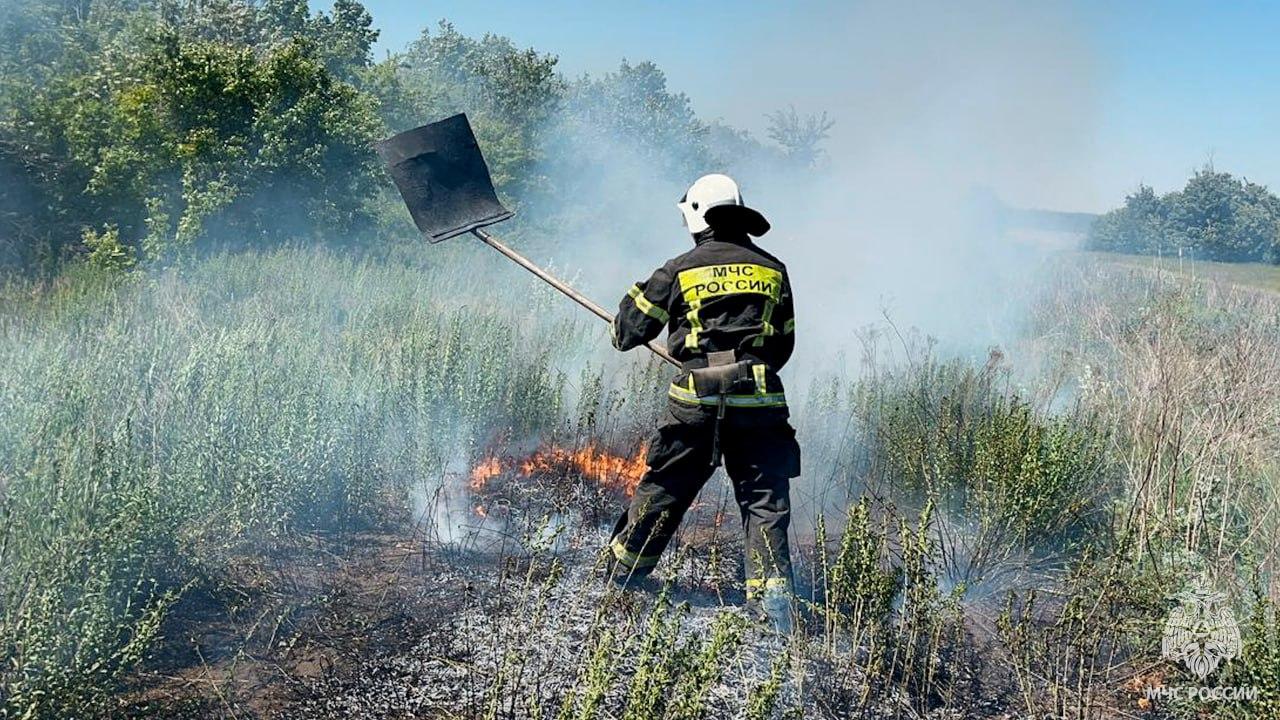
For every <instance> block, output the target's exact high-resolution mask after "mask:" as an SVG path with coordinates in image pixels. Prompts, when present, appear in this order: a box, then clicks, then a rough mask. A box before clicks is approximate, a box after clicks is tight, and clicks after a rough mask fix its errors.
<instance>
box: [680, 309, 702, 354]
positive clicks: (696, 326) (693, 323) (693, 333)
mask: <svg viewBox="0 0 1280 720" xmlns="http://www.w3.org/2000/svg"><path fill="white" fill-rule="evenodd" d="M701 309H702V301H701V300H698V299H696V298H695V299H693V300H690V301H689V313H688V314H687V315H685V317H687V318H689V334H688V335H686V336H685V337H684V346H685V347H686V348H688V349H690V350H697V349H698V333H700V332H702V318H700V317H698V311H699V310H701Z"/></svg>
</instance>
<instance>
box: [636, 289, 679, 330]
mask: <svg viewBox="0 0 1280 720" xmlns="http://www.w3.org/2000/svg"><path fill="white" fill-rule="evenodd" d="M627 296H628V297H630V298H631V299H632V300H633V301H635V304H636V307H637V308H639V310H640V312H642V313H644V314H645V315H648V316H649V317H651V318H653V319H654V320H657V321H659V322H664V323H665V322H666V321H667V320H670V319H671V316H670V315H668V314H667V311H666V310H663V309H662V308H660V307H658V306H657V305H654V304H653V303H651V302H649V298H647V297H645V296H644V291H643V290H641V289H640V286H639V285H632V286H631V289H630V290H628V291H627Z"/></svg>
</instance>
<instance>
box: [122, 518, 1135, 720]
mask: <svg viewBox="0 0 1280 720" xmlns="http://www.w3.org/2000/svg"><path fill="white" fill-rule="evenodd" d="M479 500H481V501H482V502H483V503H484V504H485V505H486V507H487V508H488V511H487V512H488V517H480V516H479V515H478V514H476V513H474V512H470V513H466V514H465V515H464V516H463V517H462V518H461V520H460V521H459V519H458V518H457V517H453V518H452V519H451V520H449V522H451V523H452V524H453V525H454V526H453V527H451V528H450V529H449V530H448V532H444V531H442V530H441V528H440V527H439V522H435V523H433V522H432V521H431V516H432V513H431V511H430V509H427V510H426V511H425V512H424V513H423V514H422V515H420V516H419V519H418V521H417V522H416V523H415V522H413V521H409V520H406V521H405V522H403V524H401V525H397V526H391V527H386V528H382V529H379V530H369V531H365V532H359V533H354V534H351V533H347V534H334V535H325V534H315V535H303V536H297V537H294V538H291V539H289V540H288V541H286V542H285V543H283V544H282V545H281V546H280V547H279V548H278V549H276V550H275V551H273V552H271V553H270V554H269V555H268V558H269V559H267V560H256V561H251V560H248V559H240V560H237V559H235V558H231V559H230V560H224V561H223V562H222V563H221V564H220V567H222V568H223V569H224V572H231V573H233V575H234V577H232V578H223V580H224V581H223V582H221V583H205V584H203V585H201V586H197V587H195V588H193V589H192V590H191V591H189V592H188V593H187V594H186V595H185V596H184V597H183V599H182V600H181V601H180V602H179V603H178V605H177V606H176V607H175V608H174V609H173V611H172V612H171V613H170V615H169V617H168V619H167V620H166V624H165V626H164V629H163V634H164V640H163V642H162V643H161V644H160V646H159V649H158V650H157V652H156V653H155V654H154V655H153V657H151V658H149V659H148V660H147V662H146V663H145V664H144V666H143V667H142V668H140V669H139V671H138V672H136V673H135V674H134V676H133V677H132V678H131V681H130V684H129V687H128V688H127V691H126V692H125V693H123V694H122V695H121V703H120V706H119V713H118V715H119V716H122V717H130V718H174V719H176V720H184V719H187V718H236V719H243V720H257V719H260V718H261V719H267V718H308V719H316V720H324V719H327V718H334V719H336V718H378V719H384V718H385V719H387V720H400V719H402V718H425V719H434V718H445V717H451V718H457V717H462V718H473V717H512V718H517V717H528V716H530V715H531V714H532V713H533V712H534V711H535V710H540V711H541V713H542V716H543V717H552V716H555V714H556V711H557V709H558V708H559V702H560V700H561V699H562V698H563V697H564V696H565V695H566V694H568V693H573V692H575V691H577V690H578V686H579V685H580V684H581V680H580V675H579V668H580V667H582V665H583V661H584V653H585V652H586V650H585V648H587V647H589V646H590V643H589V642H588V637H589V636H591V632H592V630H593V628H594V629H599V628H600V627H601V626H602V625H603V626H605V627H613V628H618V629H619V631H620V632H621V633H623V634H625V633H627V632H632V633H635V632H637V631H636V628H637V627H639V626H640V624H642V622H643V619H644V618H646V617H648V615H649V613H650V612H651V610H652V608H653V607H654V604H655V602H656V593H655V592H653V586H652V585H651V586H650V587H649V591H648V592H618V591H617V590H616V589H615V588H613V587H612V586H611V585H610V584H609V583H607V582H606V581H605V580H604V579H603V577H602V574H601V573H600V571H599V569H600V565H601V563H600V562H599V558H600V548H601V547H602V545H603V542H604V539H605V536H606V533H605V529H604V527H603V526H600V525H598V523H596V522H584V518H582V517H577V518H570V519H567V520H566V519H564V518H563V517H559V516H557V517H559V519H558V520H557V521H556V523H552V524H550V525H548V524H547V523H546V522H545V521H543V522H542V523H541V524H539V522H535V521H533V520H532V518H533V517H535V516H537V517H543V518H545V517H546V516H545V515H544V514H543V511H544V509H539V510H538V512H537V513H535V514H530V515H528V516H527V517H523V518H522V517H518V516H517V514H516V513H514V512H513V511H510V510H500V509H499V510H495V508H502V507H507V508H510V507H512V505H511V504H510V503H507V502H505V501H503V500H502V499H501V498H496V497H488V498H480V499H479ZM618 500H619V499H617V498H614V499H613V502H615V503H616V502H618ZM473 501H474V499H473ZM726 509H727V508H726V506H725V502H724V499H723V498H720V499H717V493H716V492H711V493H708V497H707V498H706V500H705V501H704V502H702V503H700V504H699V506H696V507H695V508H694V509H693V510H692V511H691V513H690V516H688V517H687V518H686V524H685V530H684V531H682V533H681V535H682V540H683V542H682V543H681V544H680V545H678V546H676V547H673V549H672V550H673V551H672V552H669V553H668V557H667V558H666V559H664V563H663V569H662V575H663V576H664V577H665V579H668V580H671V581H672V582H673V586H672V587H673V590H672V593H673V595H672V598H671V599H672V601H673V602H674V603H685V604H687V606H688V607H687V609H686V610H685V612H686V615H685V616H684V620H683V621H682V622H683V623H684V625H685V627H686V628H689V629H691V630H692V631H693V632H692V634H693V635H700V636H702V637H706V636H707V635H708V634H709V633H708V631H709V629H710V627H711V626H712V623H713V622H714V621H715V619H716V618H717V617H719V616H722V615H724V614H726V613H729V614H739V615H741V616H742V617H743V618H744V620H745V627H746V628H747V629H746V631H745V633H744V635H743V638H742V644H741V648H742V649H741V652H740V653H738V654H737V655H736V656H735V658H734V660H733V662H732V663H730V665H731V666H730V667H727V668H726V669H725V671H724V677H722V679H721V681H720V682H718V683H717V684H716V685H715V686H714V688H713V689H712V690H711V691H710V692H709V693H708V698H707V708H706V713H705V715H704V716H706V717H725V716H738V715H741V713H742V708H744V707H745V706H746V704H747V693H748V692H750V691H751V690H752V689H753V688H758V687H759V685H760V683H762V682H764V681H765V680H767V679H768V678H769V677H770V673H771V671H774V670H775V668H776V667H778V665H777V661H778V658H779V657H781V656H788V655H789V656H790V657H792V658H797V657H800V656H803V657H800V659H792V660H789V661H788V662H789V664H788V667H789V668H790V670H788V673H790V674H789V677H791V678H798V679H792V680H788V681H787V682H786V683H784V684H783V687H782V689H781V695H782V703H781V704H782V705H783V706H785V707H790V708H793V709H795V710H796V711H797V712H800V713H801V715H800V716H803V717H831V718H843V717H872V718H877V717H895V718H903V717H905V718H911V717H930V718H952V717H974V718H977V717H997V718H998V717H1005V718H1012V717H1019V716H1020V714H1019V712H1018V711H1019V709H1020V702H1019V699H1018V697H1017V695H1016V691H1015V690H1014V688H1013V687H1011V685H1010V684H1009V677H1008V672H1007V668H1006V667H1004V666H1003V665H1002V663H1003V658H1002V650H1001V648H1000V647H999V644H998V643H997V642H995V641H994V640H993V635H994V628H993V627H992V625H993V619H994V616H995V614H996V613H997V612H998V609H997V608H995V607H970V608H968V612H966V615H967V616H968V617H967V620H966V625H967V627H966V628H965V629H964V633H965V634H966V637H965V638H964V640H963V642H962V643H961V645H963V646H964V650H963V651H962V652H963V655H964V656H963V657H960V656H959V655H957V656H955V657H951V658H949V659H948V662H947V663H945V666H946V667H948V668H950V669H949V670H948V671H947V672H948V673H949V674H950V675H951V676H950V677H948V678H947V683H948V685H949V687H950V690H949V691H948V695H949V696H950V698H951V699H949V700H948V701H946V702H942V703H930V705H932V707H929V706H921V705H920V704H918V703H917V702H915V701H913V700H911V699H909V698H906V697H904V696H903V694H902V692H900V691H899V690H897V689H895V688H894V687H893V686H892V682H893V681H892V680H890V681H888V682H886V681H885V680H884V679H882V678H877V677H868V676H867V675H866V674H865V673H863V672H862V670H860V669H859V668H858V667H856V666H854V665H853V664H851V663H849V662H847V658H848V655H847V654H846V655H845V656H844V657H845V658H846V660H845V661H841V660H839V657H840V656H839V655H834V656H833V655H823V654H822V653H821V652H816V653H815V652H812V650H813V649H814V648H815V647H816V644H820V641H819V640H816V639H814V634H813V633H811V634H810V638H809V639H808V640H807V641H806V642H808V643H809V646H808V650H809V651H810V652H808V653H807V654H806V652H805V651H803V650H801V651H797V650H796V649H795V647H794V646H788V647H784V643H783V642H782V641H781V640H780V639H778V638H777V637H774V636H771V635H770V634H769V633H767V632H766V631H765V630H764V629H763V626H762V625H760V624H759V622H758V621H757V620H756V619H755V618H753V617H750V616H749V614H748V613H746V612H745V611H744V610H743V609H742V608H741V605H742V601H743V597H742V595H741V591H740V589H739V587H740V585H739V582H738V576H739V573H740V569H739V567H738V561H737V557H736V555H737V553H739V552H740V538H738V534H739V533H740V531H739V529H738V528H737V526H736V523H734V522H731V521H728V520H726V518H727V517H728V513H726V512H725V510H726ZM502 512H506V513H508V516H507V517H505V518H496V517H495V513H497V514H500V513H502ZM437 520H438V518H437ZM446 535H447V536H448V537H445V536H446ZM680 548H686V549H688V548H696V550H691V551H685V552H682V551H681V549H680ZM709 548H710V550H708V549H709ZM255 557H259V558H260V557H262V554H261V553H258V554H257V555H255ZM797 559H798V561H799V562H800V563H801V565H802V566H803V565H805V564H807V563H806V562H805V558H803V557H801V558H797ZM226 568H230V570H229V571H228V570H226ZM803 574H804V573H803V572H798V575H803ZM798 580H800V578H798ZM800 582H801V584H803V580H800ZM655 585H656V583H655ZM206 586H212V587H230V588H236V590H234V591H223V592H215V591H209V590H207V589H204V588H205V587H206ZM798 590H799V592H800V594H801V596H804V595H807V594H808V592H807V590H806V589H805V588H803V587H801V588H798ZM810 620H811V622H816V621H814V620H813V618H810ZM638 623H640V624H638ZM817 624H820V623H817ZM595 637H598V636H595ZM632 670H633V668H626V667H623V668H621V669H620V671H621V673H622V674H623V675H626V674H627V673H628V672H631V671H632ZM495 685H499V686H500V689H501V692H494V691H493V688H494V687H495ZM864 691H865V692H864ZM619 692H623V693H625V689H622V690H619V689H614V690H611V691H610V695H609V696H607V697H606V698H604V700H603V702H604V705H605V706H606V712H605V713H604V714H603V715H602V716H603V717H612V715H611V714H609V713H608V712H607V710H608V708H610V707H615V708H616V707H620V706H621V705H623V704H625V699H626V698H625V697H619V696H618V693H619ZM867 695H874V696H875V697H876V699H875V700H874V701H873V702H872V703H871V704H868V703H867V700H866V697H867ZM495 698H497V699H495ZM539 704H541V705H539ZM1126 715H1127V714H1124V713H1121V714H1120V715H1117V716H1126ZM1106 716H1111V715H1106ZM1129 716H1130V717H1132V716H1131V715H1129Z"/></svg>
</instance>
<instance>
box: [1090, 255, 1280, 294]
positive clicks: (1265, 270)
mask: <svg viewBox="0 0 1280 720" xmlns="http://www.w3.org/2000/svg"><path fill="white" fill-rule="evenodd" d="M1084 256H1085V257H1089V258H1096V259H1097V260H1098V261H1099V262H1103V263H1108V264H1114V265H1116V266H1118V267H1132V268H1137V269H1141V270H1161V271H1165V272H1171V273H1177V274H1178V275H1180V276H1183V277H1187V278H1191V279H1193V280H1204V281H1209V282H1221V283H1228V284H1231V285H1238V286H1240V287H1248V288H1256V289H1258V290H1266V291H1268V292H1280V266H1276V265H1268V264H1265V263H1224V262H1213V261H1211V260H1191V259H1182V258H1178V257H1155V256H1152V255H1124V254H1121V253H1107V252H1089V253H1084Z"/></svg>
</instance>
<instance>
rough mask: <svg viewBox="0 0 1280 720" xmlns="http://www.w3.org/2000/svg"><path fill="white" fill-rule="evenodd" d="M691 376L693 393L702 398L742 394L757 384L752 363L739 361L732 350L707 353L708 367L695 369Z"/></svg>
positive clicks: (691, 371)
mask: <svg viewBox="0 0 1280 720" xmlns="http://www.w3.org/2000/svg"><path fill="white" fill-rule="evenodd" d="M689 374H690V375H691V376H692V377H693V391H694V393H696V394H697V396H698V397H700V398H703V397H711V396H712V395H720V396H724V395H728V394H729V393H734V392H742V391H743V390H744V389H745V388H746V387H747V386H749V385H751V384H752V383H754V382H755V381H754V380H753V379H752V375H751V362H750V361H747V360H737V359H736V357H735V356H734V352H733V351H732V350H726V351H724V352H713V353H707V366H706V367H704V368H694V369H693V370H690V371H689Z"/></svg>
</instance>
